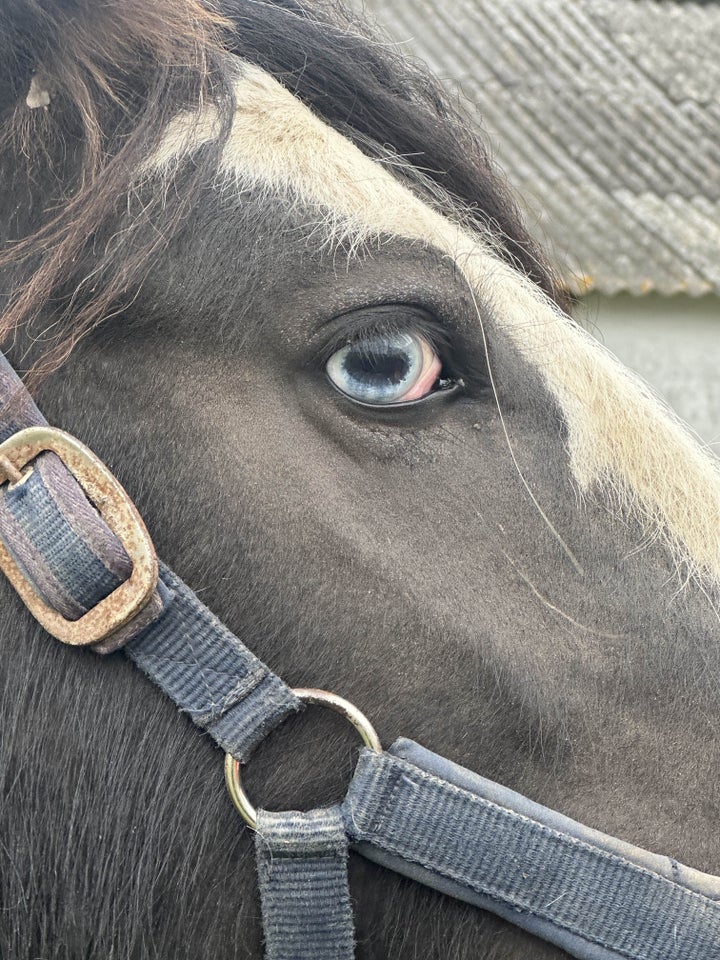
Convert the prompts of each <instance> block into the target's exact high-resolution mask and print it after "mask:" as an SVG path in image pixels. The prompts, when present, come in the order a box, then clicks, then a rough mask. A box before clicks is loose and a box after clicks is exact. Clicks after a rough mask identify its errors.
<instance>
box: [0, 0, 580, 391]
mask: <svg viewBox="0 0 720 960" xmlns="http://www.w3.org/2000/svg"><path fill="white" fill-rule="evenodd" d="M228 52H230V53H232V54H235V55H236V56H238V57H240V58H242V59H244V60H247V61H249V62H252V63H254V64H257V65H259V66H260V67H262V68H264V69H265V70H267V71H268V72H269V73H271V74H272V75H273V76H275V77H276V78H277V79H279V80H280V81H281V82H282V83H283V84H285V85H286V86H287V87H289V88H290V89H291V90H292V91H293V93H295V95H296V96H297V97H298V98H299V99H301V100H302V101H304V102H305V103H306V104H308V105H309V106H310V107H311V108H312V109H313V110H314V111H315V112H316V113H317V114H319V115H320V116H321V117H322V118H323V119H324V120H325V121H326V122H327V123H329V124H330V125H331V126H333V127H334V128H335V129H337V130H339V131H340V132H341V133H343V134H344V135H345V136H347V137H348V138H349V139H350V140H351V141H353V142H354V143H355V144H357V145H358V146H359V147H360V149H362V150H363V151H364V152H365V153H366V154H368V155H370V156H372V157H375V158H377V159H380V160H389V161H390V162H393V165H394V168H395V169H397V170H398V171H399V174H398V175H401V176H405V177H406V179H408V182H409V185H410V186H411V188H413V189H415V190H416V191H418V192H420V193H421V194H422V195H423V196H425V198H426V199H428V200H430V201H431V202H433V203H434V204H435V205H436V206H438V205H439V206H440V207H441V208H442V209H443V210H444V212H446V213H448V214H450V215H453V216H462V217H463V219H464V220H465V221H466V222H468V223H469V225H470V226H474V227H476V228H479V229H481V230H482V231H483V233H485V234H486V235H487V234H488V233H489V234H490V236H492V238H493V240H494V242H495V243H496V244H497V247H498V249H499V251H500V253H501V255H503V256H504V257H505V258H506V259H507V260H508V261H510V262H512V263H513V264H514V265H516V266H517V267H518V268H519V269H520V270H522V271H523V272H524V273H525V274H526V275H528V276H529V277H530V278H531V279H532V280H533V281H534V282H536V283H537V284H538V285H539V286H540V287H541V288H543V289H544V290H545V291H546V292H547V293H548V294H549V295H550V296H551V297H552V298H553V299H555V300H556V301H557V302H558V303H560V304H561V305H562V306H567V305H568V296H567V293H566V291H565V290H564V289H563V287H562V285H561V284H560V283H559V282H558V280H557V278H556V276H555V275H554V273H553V271H552V269H551V268H550V266H549V265H548V264H547V262H546V261H545V260H544V258H543V256H542V254H541V253H540V251H539V250H538V248H537V247H536V245H535V244H534V242H533V241H532V240H531V238H530V237H529V235H528V233H527V232H526V230H525V227H524V225H523V223H522V219H521V217H520V215H519V213H518V210H517V208H516V206H515V204H514V202H513V199H512V197H511V195H510V193H509V190H508V188H507V186H506V185H505V183H504V182H503V180H502V179H501V177H500V176H499V174H498V172H497V171H496V169H495V168H494V166H493V163H492V161H491V160H490V158H489V155H488V153H487V150H486V149H485V147H484V146H483V144H482V143H481V141H480V140H479V138H478V137H477V136H476V135H475V134H474V133H473V132H472V129H471V124H469V123H468V121H467V118H465V117H464V116H463V115H462V113H461V111H460V110H459V108H458V107H456V106H455V105H454V104H453V103H451V102H450V100H449V98H448V96H447V95H446V94H445V93H444V92H443V91H442V90H441V88H440V86H439V85H438V84H437V82H436V81H435V80H434V79H432V78H431V76H430V75H429V74H428V73H427V72H426V71H425V69H424V68H423V67H422V66H421V65H419V64H417V63H414V62H409V61H408V60H407V59H405V58H404V57H402V56H401V55H400V54H399V53H397V52H395V50H393V49H392V47H391V45H390V44H388V43H386V42H379V41H378V40H377V38H376V37H374V35H373V33H372V31H371V30H369V28H367V26H366V25H364V24H361V23H360V22H359V21H358V19H357V17H354V16H353V15H352V14H351V13H350V12H349V11H347V10H346V9H345V8H344V7H343V6H342V5H341V4H339V3H334V2H325V0H319V2H313V0H308V2H305V0H264V2H257V0H222V2H221V3H220V4H219V5H217V6H216V5H214V4H211V3H209V2H207V3H206V2H203V0H154V2H153V3H152V4H147V3H146V2H141V0H115V2H113V3H112V4H97V3H95V2H94V0H36V2H34V3H32V4H31V3H18V2H16V0H12V2H8V0H5V2H2V3H0V138H1V139H0V148H2V156H1V157H0V163H2V164H3V166H4V167H5V169H4V170H3V171H2V173H3V175H4V178H5V180H6V182H7V180H8V178H9V177H10V176H13V177H15V178H16V179H17V177H18V176H21V175H22V174H19V173H18V171H19V170H20V171H24V176H25V177H26V178H30V181H32V182H35V181H37V180H38V179H39V176H38V169H40V170H45V171H46V173H48V172H49V175H47V176H46V177H45V182H46V183H47V182H51V183H52V184H53V188H54V189H53V195H52V196H49V197H43V204H42V207H43V210H42V213H41V215H40V216H39V217H38V216H37V215H36V216H35V217H34V218H33V219H31V220H29V221H28V220H25V219H23V218H22V217H18V218H17V231H16V233H15V234H13V235H11V236H7V237H4V238H0V239H5V240H8V241H11V242H10V243H9V244H7V243H6V245H5V250H4V251H2V252H0V265H2V266H7V265H9V264H13V266H14V268H15V269H16V270H17V268H18V265H19V264H23V265H24V269H23V270H22V271H21V272H20V276H19V278H18V281H17V284H16V289H15V292H14V294H13V296H12V297H9V298H8V301H9V302H8V304H7V309H6V310H5V312H4V316H3V318H2V321H0V342H5V343H7V342H8V340H10V339H11V338H12V337H13V336H14V335H15V334H16V332H17V330H18V329H19V328H21V327H23V326H24V325H32V323H33V321H36V320H38V318H41V320H40V324H41V325H40V332H41V333H42V334H43V338H44V341H45V349H44V351H43V355H42V362H41V363H40V365H39V366H38V367H37V369H36V370H35V373H36V374H37V375H38V376H39V375H42V373H43V372H47V371H50V370H52V369H54V368H55V367H57V366H58V365H59V364H60V363H61V362H62V360H63V359H64V358H65V357H66V356H67V355H68V353H69V351H70V350H71V349H72V347H73V345H74V344H75V343H76V342H77V340H78V339H79V338H80V337H81V336H83V335H84V334H85V333H86V332H87V331H88V330H90V329H92V328H93V327H94V326H96V325H97V324H98V323H99V322H100V321H101V320H102V319H103V317H104V316H107V314H108V313H109V312H111V311H112V312H113V313H117V312H118V310H119V309H122V304H123V302H124V301H127V300H129V299H131V297H132V291H133V289H135V288H136V287H137V285H138V284H139V283H140V282H141V280H142V276H143V273H142V271H143V270H144V269H147V266H146V265H147V264H148V262H150V261H151V258H152V254H153V248H152V247H151V248H148V247H147V245H146V246H145V247H144V248H142V249H139V248H138V245H137V244H136V245H135V247H133V244H132V243H131V242H130V241H131V240H132V237H133V226H139V225H140V223H141V221H142V222H144V223H147V222H148V219H149V218H150V217H151V216H152V215H153V201H152V200H150V201H149V202H148V201H147V200H144V201H143V203H142V204H141V205H140V213H139V215H138V216H137V218H136V221H135V224H134V225H133V224H131V226H130V229H129V230H125V231H124V243H123V245H122V247H121V248H118V245H117V244H115V245H114V246H113V247H112V250H111V249H110V247H109V246H108V244H107V243H106V237H104V234H103V230H104V228H106V227H107V226H108V225H109V224H111V223H113V222H116V221H117V219H118V217H119V215H120V211H122V210H123V207H124V206H125V207H126V206H127V197H128V194H132V190H133V178H134V177H135V176H136V171H137V169H138V167H139V165H140V164H141V162H142V160H143V159H144V157H145V156H147V154H148V152H149V151H151V150H152V148H153V146H154V145H155V144H156V143H157V142H158V140H159V138H160V136H161V135H162V132H163V130H164V127H165V125H166V123H167V121H168V120H169V119H170V117H171V116H172V115H174V114H175V113H177V112H178V111H179V110H181V109H183V108H187V107H197V105H198V104H199V103H201V102H203V101H204V100H207V99H208V98H212V99H213V100H214V101H215V102H216V103H217V104H218V105H219V107H220V111H221V117H222V119H223V121H224V123H225V129H227V127H228V125H229V123H230V120H231V117H232V111H233V108H234V104H233V97H232V84H231V78H232V75H233V69H232V67H233V58H232V57H229V56H228ZM33 77H36V84H37V85H38V86H39V87H42V88H43V89H46V91H47V93H48V95H49V96H51V97H52V103H51V109H50V110H47V111H45V110H42V109H35V110H30V109H29V108H28V107H27V106H26V104H25V97H26V95H27V92H28V90H29V88H30V84H31V82H32V79H33ZM221 144H222V136H221V137H220V140H219V142H218V149H219V148H220V146H221ZM2 157H4V159H2ZM398 161H399V162H398ZM203 173H204V174H205V177H206V176H207V171H198V172H197V176H196V177H195V182H196V183H197V186H198V189H199V187H200V184H201V182H202V180H203ZM24 187H25V189H27V190H28V191H30V192H32V185H31V184H30V186H28V183H27V180H26V181H25V184H24ZM437 188H439V190H438V189H437ZM16 192H17V193H22V189H21V190H18V191H16ZM194 196H196V194H195V193H194V192H193V190H192V189H189V190H186V191H185V193H184V197H183V200H182V203H179V204H177V205H176V207H175V208H174V209H171V210H170V211H169V210H168V209H167V207H164V208H163V230H162V236H161V237H160V236H158V237H157V238H156V240H155V241H154V243H155V244H160V243H167V241H168V239H169V237H171V236H172V234H173V231H174V229H175V227H176V226H177V225H178V224H179V223H181V222H182V220H183V218H184V216H185V215H186V214H187V212H188V210H190V209H191V208H192V204H193V199H194ZM156 199H157V198H156ZM158 202H159V201H158ZM88 251H91V255H92V263H93V272H94V274H95V275H96V276H100V277H102V283H99V284H96V285H95V287H94V290H93V292H92V295H91V296H90V295H86V294H84V293H83V292H78V290H77V280H76V278H75V277H76V275H75V272H74V270H75V266H74V265H76V264H77V262H78V261H79V259H80V258H81V256H82V255H83V253H84V254H85V256H86V257H87V255H88ZM50 303H52V305H53V306H52V318H51V321H50V322H52V324H53V330H54V331H57V332H55V333H53V334H52V335H49V336H46V335H45V330H44V329H43V326H42V325H43V324H44V326H45V327H47V326H49V323H48V320H47V318H44V319H42V315H43V311H45V312H47V308H48V304H50Z"/></svg>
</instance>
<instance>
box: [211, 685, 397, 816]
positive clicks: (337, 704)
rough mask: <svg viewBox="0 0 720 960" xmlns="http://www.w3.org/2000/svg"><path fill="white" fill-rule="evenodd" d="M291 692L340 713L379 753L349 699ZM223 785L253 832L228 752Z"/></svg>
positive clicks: (378, 746)
mask: <svg viewBox="0 0 720 960" xmlns="http://www.w3.org/2000/svg"><path fill="white" fill-rule="evenodd" d="M293 693H294V694H295V696H296V697H297V698H298V700H302V702H303V703H309V704H313V705H315V706H320V707H329V708H330V709H331V710H335V711H336V712H337V713H340V714H342V716H343V717H345V718H346V719H347V720H349V721H350V723H351V724H352V725H353V726H354V727H355V729H356V730H357V732H358V733H359V734H360V736H361V738H362V741H363V743H364V744H365V746H366V747H369V748H370V749H371V750H374V751H375V752H376V753H382V744H381V743H380V738H379V737H378V735H377V733H376V732H375V728H374V727H373V725H372V724H371V723H370V721H369V720H368V718H367V717H366V716H365V714H364V713H361V712H360V711H359V710H358V708H357V707H356V706H355V705H354V704H352V703H350V701H349V700H343V698H342V697H338V696H337V695H336V694H334V693H328V691H327V690H308V689H298V690H293ZM225 783H226V784H227V788H228V791H229V793H230V796H231V797H232V801H233V803H234V804H235V806H236V807H237V809H238V812H239V813H240V815H241V817H242V818H243V820H244V821H245V823H247V824H248V826H249V827H251V828H252V829H253V830H256V829H257V810H256V809H255V807H254V806H253V805H252V803H251V802H250V800H249V799H248V795H247V794H246V793H245V788H244V787H243V784H242V780H241V777H240V761H239V760H236V759H235V757H233V756H231V755H230V754H229V753H228V754H227V755H226V757H225Z"/></svg>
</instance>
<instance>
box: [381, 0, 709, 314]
mask: <svg viewBox="0 0 720 960" xmlns="http://www.w3.org/2000/svg"><path fill="white" fill-rule="evenodd" d="M365 9H366V11H367V12H368V13H369V14H370V15H371V17H373V18H374V19H376V20H377V21H378V23H379V24H380V25H381V26H382V27H384V28H385V30H386V32H388V33H390V34H391V36H392V37H393V38H394V39H395V40H399V41H401V42H402V43H403V49H404V50H405V52H406V53H409V54H411V55H415V56H418V57H420V58H422V59H423V60H425V61H426V62H427V63H429V65H430V66H431V68H432V69H433V71H434V72H435V73H436V74H438V75H439V76H440V78H441V79H443V80H444V81H445V82H446V83H447V84H449V85H450V86H451V87H456V88H459V89H460V90H461V91H462V93H463V94H464V95H465V97H466V98H467V99H469V100H470V101H471V103H472V104H473V105H474V109H476V110H477V113H478V115H479V119H480V122H481V124H482V126H483V127H484V129H485V131H486V133H487V134H488V136H489V142H490V146H491V149H492V151H493V153H494V155H495V158H496V160H497V162H498V163H499V165H500V167H501V168H502V169H503V170H504V171H505V173H506V174H507V176H508V178H509V180H510V182H511V183H512V184H513V185H514V186H515V188H516V189H517V191H518V192H519V193H520V195H521V196H522V198H523V201H524V203H525V206H526V209H527V214H528V222H529V225H530V228H531V229H532V230H533V231H534V232H535V234H536V235H538V236H539V237H540V238H541V239H542V240H543V241H545V242H547V241H548V240H549V241H550V244H551V248H552V249H553V250H554V254H555V258H556V260H557V261H558V262H559V263H560V265H561V267H562V265H563V264H564V265H565V267H566V269H565V270H564V273H565V276H566V278H567V279H568V281H569V283H570V284H571V286H572V287H573V288H574V289H575V290H576V291H577V292H584V291H587V290H589V289H597V290H600V291H602V292H604V293H615V292H617V291H620V290H628V291H631V292H632V293H636V294H642V293H646V292H649V291H651V290H654V291H658V292H660V293H664V294H672V293H679V292H685V293H689V294H691V295H699V294H702V293H707V292H710V291H714V292H716V293H718V292H720V2H718V3H705V4H702V5H701V4H697V3H689V2H672V0H664V2H658V0H366V2H365Z"/></svg>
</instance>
